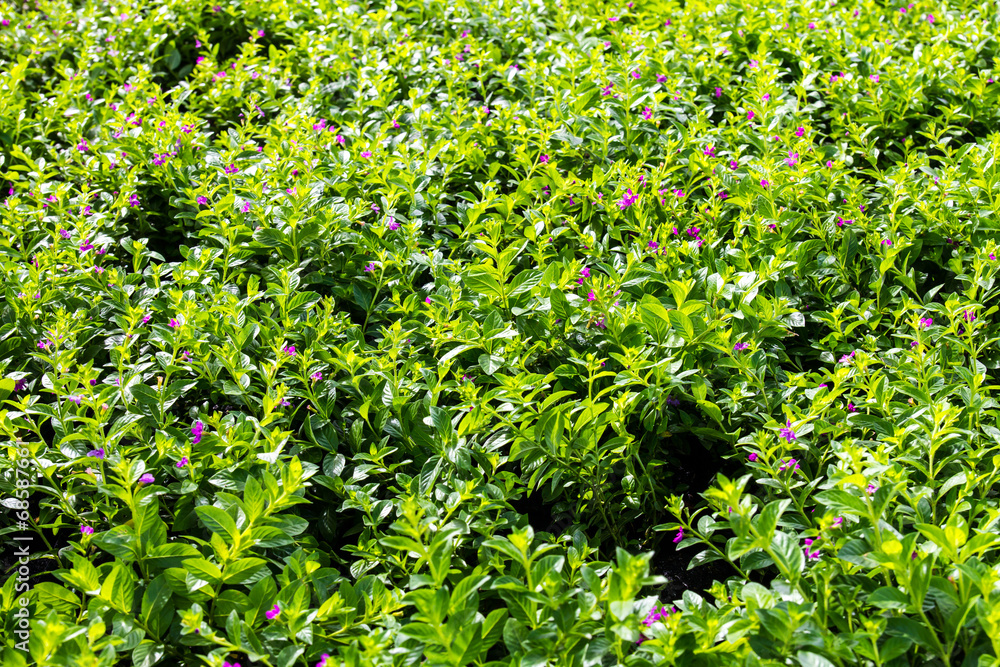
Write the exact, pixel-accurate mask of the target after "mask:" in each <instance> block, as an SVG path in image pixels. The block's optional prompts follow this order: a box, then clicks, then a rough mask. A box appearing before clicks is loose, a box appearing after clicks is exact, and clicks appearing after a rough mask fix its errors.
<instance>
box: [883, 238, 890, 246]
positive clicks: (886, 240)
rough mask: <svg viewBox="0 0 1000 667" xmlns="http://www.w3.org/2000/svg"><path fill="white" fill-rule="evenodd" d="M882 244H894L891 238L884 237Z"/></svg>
mask: <svg viewBox="0 0 1000 667" xmlns="http://www.w3.org/2000/svg"><path fill="white" fill-rule="evenodd" d="M882 245H888V246H891V245H892V241H890V240H889V239H882Z"/></svg>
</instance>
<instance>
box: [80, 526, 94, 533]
mask: <svg viewBox="0 0 1000 667" xmlns="http://www.w3.org/2000/svg"><path fill="white" fill-rule="evenodd" d="M80 532H81V533H83V534H84V535H93V534H94V529H93V528H91V527H90V526H80Z"/></svg>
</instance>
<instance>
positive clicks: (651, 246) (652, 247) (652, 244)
mask: <svg viewBox="0 0 1000 667" xmlns="http://www.w3.org/2000/svg"><path fill="white" fill-rule="evenodd" d="M647 247H648V248H649V249H650V250H656V249H657V248H659V247H660V244H659V243H657V242H656V241H650V242H649V245H648V246H647Z"/></svg>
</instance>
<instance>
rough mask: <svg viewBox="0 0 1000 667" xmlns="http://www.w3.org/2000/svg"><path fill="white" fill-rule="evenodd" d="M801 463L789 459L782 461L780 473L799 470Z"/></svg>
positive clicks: (779, 468) (779, 467)
mask: <svg viewBox="0 0 1000 667" xmlns="http://www.w3.org/2000/svg"><path fill="white" fill-rule="evenodd" d="M798 469H799V462H798V461H796V460H795V459H788V460H787V461H782V462H781V465H779V466H778V472H784V471H786V470H798Z"/></svg>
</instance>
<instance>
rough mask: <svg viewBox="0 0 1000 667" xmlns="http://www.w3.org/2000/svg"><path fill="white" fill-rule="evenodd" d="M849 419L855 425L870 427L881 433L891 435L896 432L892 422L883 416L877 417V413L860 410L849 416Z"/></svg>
mask: <svg viewBox="0 0 1000 667" xmlns="http://www.w3.org/2000/svg"><path fill="white" fill-rule="evenodd" d="M848 421H849V422H850V423H851V424H853V425H854V426H860V427H861V428H867V429H870V430H872V431H875V432H876V433H878V434H879V435H884V436H891V435H893V434H894V433H895V432H896V431H895V429H894V428H893V427H892V424H890V423H889V422H887V421H886V420H884V419H882V418H881V417H876V416H875V415H866V414H863V413H860V412H859V413H857V414H854V415H851V416H850V417H849V418H848Z"/></svg>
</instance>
